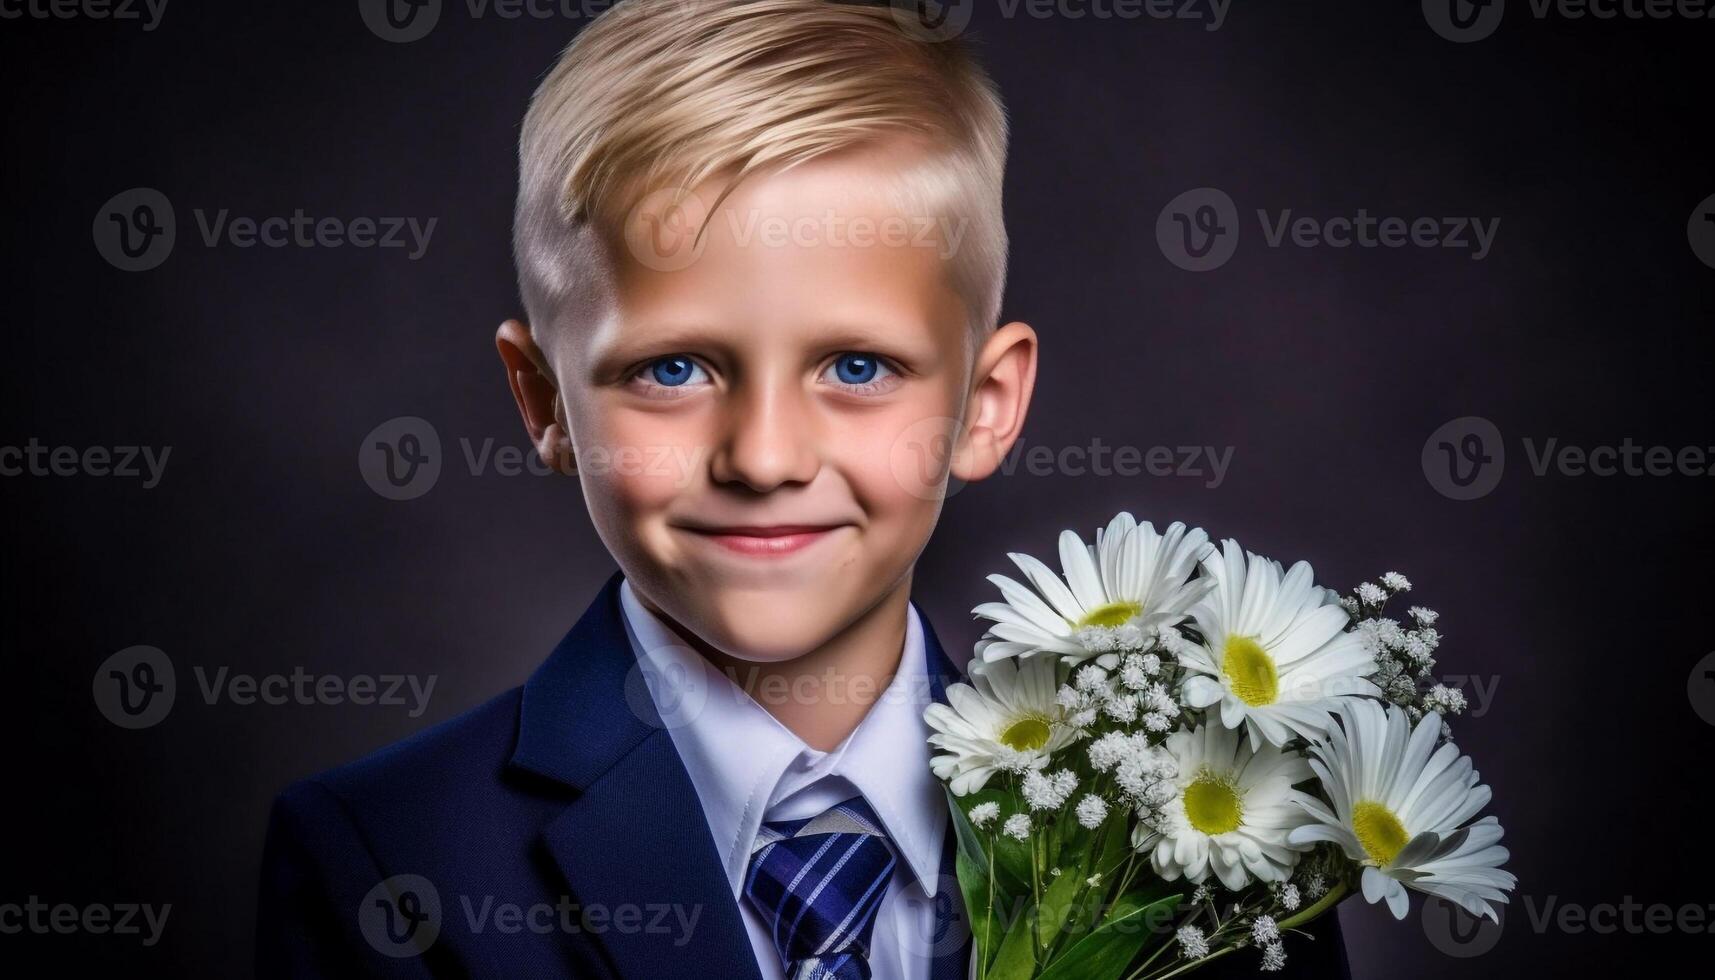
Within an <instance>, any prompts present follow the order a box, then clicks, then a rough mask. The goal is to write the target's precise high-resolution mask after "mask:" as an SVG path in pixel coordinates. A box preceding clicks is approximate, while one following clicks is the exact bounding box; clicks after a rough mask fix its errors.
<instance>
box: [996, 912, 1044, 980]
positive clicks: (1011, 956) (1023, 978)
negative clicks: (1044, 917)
mask: <svg viewBox="0 0 1715 980" xmlns="http://www.w3.org/2000/svg"><path fill="white" fill-rule="evenodd" d="M1034 919H1035V916H1034V915H1032V914H1031V911H1029V910H1026V911H1024V912H1022V913H1021V914H1019V915H1016V916H1013V919H1012V928H1010V929H1008V930H1007V931H1006V938H1005V939H1003V940H1001V943H1000V951H999V952H998V953H996V954H995V958H994V964H993V965H992V966H990V967H989V972H988V980H1030V978H1031V977H1033V976H1035V975H1036V950H1035V948H1034V947H1035V945H1036V940H1035V939H1034V938H1033V937H1032V936H1031V934H1030V933H1031V929H1030V923H1031V922H1032V920H1034Z"/></svg>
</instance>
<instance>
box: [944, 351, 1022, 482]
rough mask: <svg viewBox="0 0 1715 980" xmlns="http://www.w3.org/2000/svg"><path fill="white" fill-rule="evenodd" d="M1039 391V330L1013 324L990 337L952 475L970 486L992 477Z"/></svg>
mask: <svg viewBox="0 0 1715 980" xmlns="http://www.w3.org/2000/svg"><path fill="white" fill-rule="evenodd" d="M1035 387H1036V331H1034V330H1032V329H1030V325H1029V324H1025V323H1019V322H1016V321H1015V322H1012V323H1009V324H1007V325H1006V326H1004V327H1001V328H1000V329H998V330H996V331H995V332H994V333H992V334H990V335H989V338H988V340H987V341H985V342H984V343H983V345H982V347H981V348H980V349H979V350H978V351H977V360H976V369H975V371H974V372H972V375H971V400H970V405H969V407H968V411H967V412H966V416H965V417H966V420H967V421H966V423H965V427H964V432H963V433H962V434H961V436H960V438H959V448H958V451H957V452H956V453H954V455H953V461H952V473H953V475H954V476H956V477H958V478H959V479H960V480H963V481H965V482H967V483H970V482H973V481H976V480H981V479H983V478H984V477H987V476H988V475H989V474H991V473H993V472H994V471H995V470H996V469H997V468H999V466H1000V462H1001V460H1002V459H1004V458H1005V457H1006V454H1007V452H1008V451H1009V450H1011V449H1012V444H1013V443H1014V442H1017V441H1018V434H1019V432H1020V431H1022V430H1023V428H1024V417H1025V415H1026V414H1027V413H1028V412H1029V411H1030V393H1031V391H1032V390H1034V389H1035Z"/></svg>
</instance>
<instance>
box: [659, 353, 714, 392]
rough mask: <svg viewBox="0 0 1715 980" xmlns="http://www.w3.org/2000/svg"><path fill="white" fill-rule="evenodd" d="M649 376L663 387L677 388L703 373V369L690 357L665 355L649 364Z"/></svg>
mask: <svg viewBox="0 0 1715 980" xmlns="http://www.w3.org/2000/svg"><path fill="white" fill-rule="evenodd" d="M648 372H649V377H650V379H651V380H653V381H654V382H655V383H656V384H658V385H660V386H662V387H663V388H677V387H679V386H681V385H684V384H686V383H687V382H690V381H695V380H697V379H698V377H699V376H700V375H702V374H703V373H704V372H703V369H702V368H701V367H699V366H698V365H697V362H696V361H693V360H691V359H690V358H688V357H678V356H674V357H663V358H661V359H660V360H658V361H656V362H654V363H653V364H650V365H649V368H648Z"/></svg>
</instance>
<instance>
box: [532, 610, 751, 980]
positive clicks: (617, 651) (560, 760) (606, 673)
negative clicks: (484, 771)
mask: <svg viewBox="0 0 1715 980" xmlns="http://www.w3.org/2000/svg"><path fill="white" fill-rule="evenodd" d="M619 582H620V579H619V577H618V576H615V577H614V578H613V579H612V580H610V581H609V582H608V584H607V587H606V588H604V589H603V590H602V592H601V595H600V596H599V597H598V598H597V599H596V601H595V603H594V604H592V605H591V606H590V609H589V611H588V612H586V613H585V614H584V616H583V618H582V619H581V620H579V621H578V624H577V626H575V627H573V629H572V632H571V633H570V634H568V635H567V637H566V639H565V640H563V641H562V642H561V643H560V646H559V647H558V648H557V649H555V651H554V653H553V655H551V656H550V657H549V658H548V661H547V662H546V663H544V664H543V665H542V667H541V668H540V669H538V670H537V672H536V673H535V675H533V676H532V677H531V678H530V680H529V681H528V682H527V683H526V684H525V686H524V699H523V704H522V707H521V709H520V717H519V724H518V745H517V749H516V751H514V753H513V757H512V765H513V766H515V767H518V768H521V769H525V770H528V771H530V772H533V773H535V774H537V775H539V776H544V777H547V778H549V779H553V780H556V781H558V782H561V783H565V784H566V785H569V786H572V787H574V788H576V789H578V790H579V791H580V792H579V795H578V796H577V798H576V799H575V800H573V801H572V803H571V804H569V805H568V806H567V807H566V809H565V810H564V811H562V812H561V814H560V815H559V816H558V817H557V818H556V819H555V820H554V821H553V822H552V823H550V824H549V825H548V826H547V828H546V829H545V830H544V831H543V834H542V837H543V843H544V844H545V846H546V848H547V851H548V853H549V854H550V855H552V857H553V860H554V863H555V865H557V866H558V868H559V870H560V873H561V874H562V875H564V876H565V879H566V881H567V882H568V884H569V885H570V886H571V888H572V891H573V893H574V895H575V897H576V899H577V901H578V903H579V904H580V905H581V906H582V907H583V908H585V909H586V910H588V909H592V908H596V907H602V910H603V912H605V913H606V915H607V917H608V919H609V920H610V921H609V922H608V923H607V924H606V926H605V928H603V929H602V930H601V931H600V932H597V931H596V930H595V929H594V928H592V929H591V930H590V932H591V934H592V935H594V936H595V938H596V939H597V941H599V943H600V944H601V946H602V947H603V949H605V950H606V952H607V955H608V959H609V961H610V962H611V963H612V965H613V969H614V972H615V973H616V974H617V975H619V976H621V977H657V976H722V977H736V978H749V980H760V973H759V972H758V971H757V966H756V959H755V955H754V954H753V953H752V951H751V947H750V939H749V936H748V934H747V933H746V932H745V927H744V921H743V919H742V917H741V916H740V914H739V910H738V905H737V903H736V902H735V901H734V899H733V896H732V892H731V891H730V890H729V889H728V887H727V879H726V874H725V872H724V871H723V870H722V868H721V865H720V861H719V859H718V857H717V854H716V850H715V843H714V840H713V839H712V838H711V837H710V836H709V830H708V825H707V824H706V823H705V822H704V821H703V819H702V813H703V811H702V805H701V803H699V802H698V800H697V793H696V789H695V788H694V787H693V786H692V785H691V777H690V775H689V774H688V773H687V772H686V771H685V765H684V763H683V762H682V761H680V759H679V754H678V752H677V751H675V750H674V748H673V740H672V736H671V735H670V734H669V733H668V732H667V731H666V730H665V729H664V727H662V725H661V721H660V716H659V715H658V714H657V713H656V711H655V707H654V702H653V701H652V700H651V698H650V696H649V690H648V688H647V686H645V685H644V683H643V679H642V675H641V674H640V673H638V672H637V671H635V670H633V669H632V667H633V666H634V665H635V663H636V660H635V657H634V656H633V654H632V652H631V646H630V641H629V639H628V637H627V636H626V632H625V625H624V622H623V620H622V619H621V613H620V607H619ZM631 909H636V910H637V911H636V912H635V913H633V912H631V911H629V910H631ZM657 912H661V913H664V914H665V916H666V918H665V919H659V918H657V915H656V914H657ZM616 915H624V916H632V915H635V916H637V918H636V919H635V920H633V921H632V925H631V926H629V927H628V926H626V925H624V924H623V923H622V922H621V920H619V919H617V918H614V917H615V916H616ZM693 916H695V917H696V918H695V919H694V920H693V919H692V917H693ZM652 921H655V922H666V923H671V924H673V925H672V928H670V929H667V931H665V932H664V931H661V930H660V929H654V930H652V929H650V928H647V927H648V926H649V924H650V923H651V922H652ZM680 922H694V923H695V924H694V926H692V927H691V939H690V941H689V942H683V936H682V933H681V932H680V927H679V926H678V925H677V923H680ZM675 941H680V942H682V945H675Z"/></svg>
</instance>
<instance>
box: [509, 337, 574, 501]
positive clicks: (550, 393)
mask: <svg viewBox="0 0 1715 980" xmlns="http://www.w3.org/2000/svg"><path fill="white" fill-rule="evenodd" d="M494 346H495V347H496V348H498V349H499V351H500V360H501V362H502V363H503V364H505V365H506V381H507V383H508V384H509V385H511V387H512V398H513V400H514V401H516V402H517V403H518V414H519V415H521V416H523V417H524V430H525V431H526V432H528V433H529V434H530V442H531V444H532V445H534V446H535V447H536V454H537V455H538V456H540V457H542V462H544V463H546V464H547V465H548V466H550V467H552V468H554V469H555V470H558V471H559V472H561V473H565V474H567V475H568V476H569V475H571V474H573V473H575V472H576V471H577V468H576V465H575V464H574V462H573V460H574V458H575V457H574V456H573V453H572V440H571V436H570V434H569V432H570V430H569V429H568V428H567V425H566V417H565V410H564V405H563V404H562V403H561V401H560V391H559V389H558V388H556V387H555V385H554V372H553V370H552V369H550V368H549V367H548V359H547V358H546V357H544V356H543V355H542V349H541V348H540V347H538V346H536V340H535V338H533V337H531V336H530V328H529V327H527V326H525V325H524V324H523V323H521V322H519V321H517V320H508V321H506V322H505V323H502V324H501V325H500V329H499V330H498V331H496V332H495V335H494Z"/></svg>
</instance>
